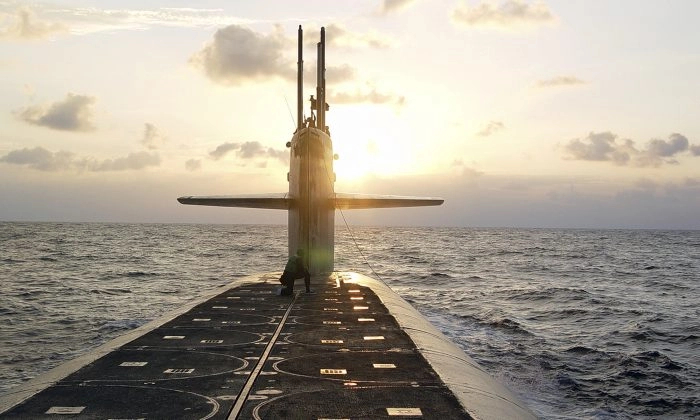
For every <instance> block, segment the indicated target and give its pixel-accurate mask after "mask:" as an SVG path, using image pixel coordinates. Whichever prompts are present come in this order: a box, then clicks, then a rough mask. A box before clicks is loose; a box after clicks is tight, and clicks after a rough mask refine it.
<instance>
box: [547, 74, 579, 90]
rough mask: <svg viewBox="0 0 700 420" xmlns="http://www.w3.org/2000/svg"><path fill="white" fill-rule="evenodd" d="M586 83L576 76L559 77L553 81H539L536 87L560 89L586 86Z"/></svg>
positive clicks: (552, 79)
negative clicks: (561, 87)
mask: <svg viewBox="0 0 700 420" xmlns="http://www.w3.org/2000/svg"><path fill="white" fill-rule="evenodd" d="M585 84H586V82H585V81H583V80H581V79H579V78H578V77H574V76H558V77H553V78H551V79H545V80H538V81H537V82H536V83H535V86H536V87H539V88H548V87H560V86H576V85H585Z"/></svg>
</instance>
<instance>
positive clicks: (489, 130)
mask: <svg viewBox="0 0 700 420" xmlns="http://www.w3.org/2000/svg"><path fill="white" fill-rule="evenodd" d="M504 128H505V125H504V124H503V123H502V122H500V121H489V123H488V124H487V125H486V127H484V128H482V129H481V130H480V131H479V132H477V133H476V135H477V136H479V137H488V136H490V135H492V134H496V133H497V132H499V131H501V130H503V129H504Z"/></svg>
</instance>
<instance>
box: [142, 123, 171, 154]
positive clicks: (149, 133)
mask: <svg viewBox="0 0 700 420" xmlns="http://www.w3.org/2000/svg"><path fill="white" fill-rule="evenodd" d="M165 140H166V138H165V136H163V134H161V132H160V130H158V128H157V127H156V126H155V125H153V124H151V123H145V124H144V130H143V137H142V138H141V144H142V145H143V146H144V147H145V148H147V149H148V150H156V149H158V148H159V147H160V146H161V145H162V144H163V143H164V142H165Z"/></svg>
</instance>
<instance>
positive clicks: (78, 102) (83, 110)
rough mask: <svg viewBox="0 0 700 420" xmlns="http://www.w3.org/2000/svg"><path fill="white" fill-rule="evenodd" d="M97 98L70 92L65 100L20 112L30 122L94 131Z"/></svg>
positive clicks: (43, 125) (65, 129)
mask: <svg viewBox="0 0 700 420" xmlns="http://www.w3.org/2000/svg"><path fill="white" fill-rule="evenodd" d="M95 100H96V99H95V98H94V97H92V96H85V95H74V94H72V93H69V94H68V95H66V99H65V100H63V101H59V102H55V103H53V104H51V105H38V106H30V107H28V108H27V109H25V110H23V111H21V112H19V113H18V116H19V118H20V119H22V120H24V121H25V122H28V123H30V124H34V125H39V126H42V127H48V128H51V129H54V130H63V131H92V130H94V129H95V126H94V125H93V123H92V121H91V119H92V105H93V104H94V103H95Z"/></svg>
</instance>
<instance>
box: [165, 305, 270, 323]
mask: <svg viewBox="0 0 700 420" xmlns="http://www.w3.org/2000/svg"><path fill="white" fill-rule="evenodd" d="M273 318H274V317H273V316H268V315H262V314H255V313H251V311H239V310H233V309H232V310H231V311H230V312H226V311H223V310H219V311H218V312H213V311H209V312H198V313H196V314H195V319H207V320H208V321H197V320H193V318H184V319H178V320H176V322H174V323H171V324H169V325H168V327H170V326H175V325H177V326H178V327H189V326H191V327H196V328H202V327H203V326H204V325H217V324H218V325H224V326H232V327H236V326H246V325H263V324H269V323H270V322H274V319H273Z"/></svg>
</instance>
